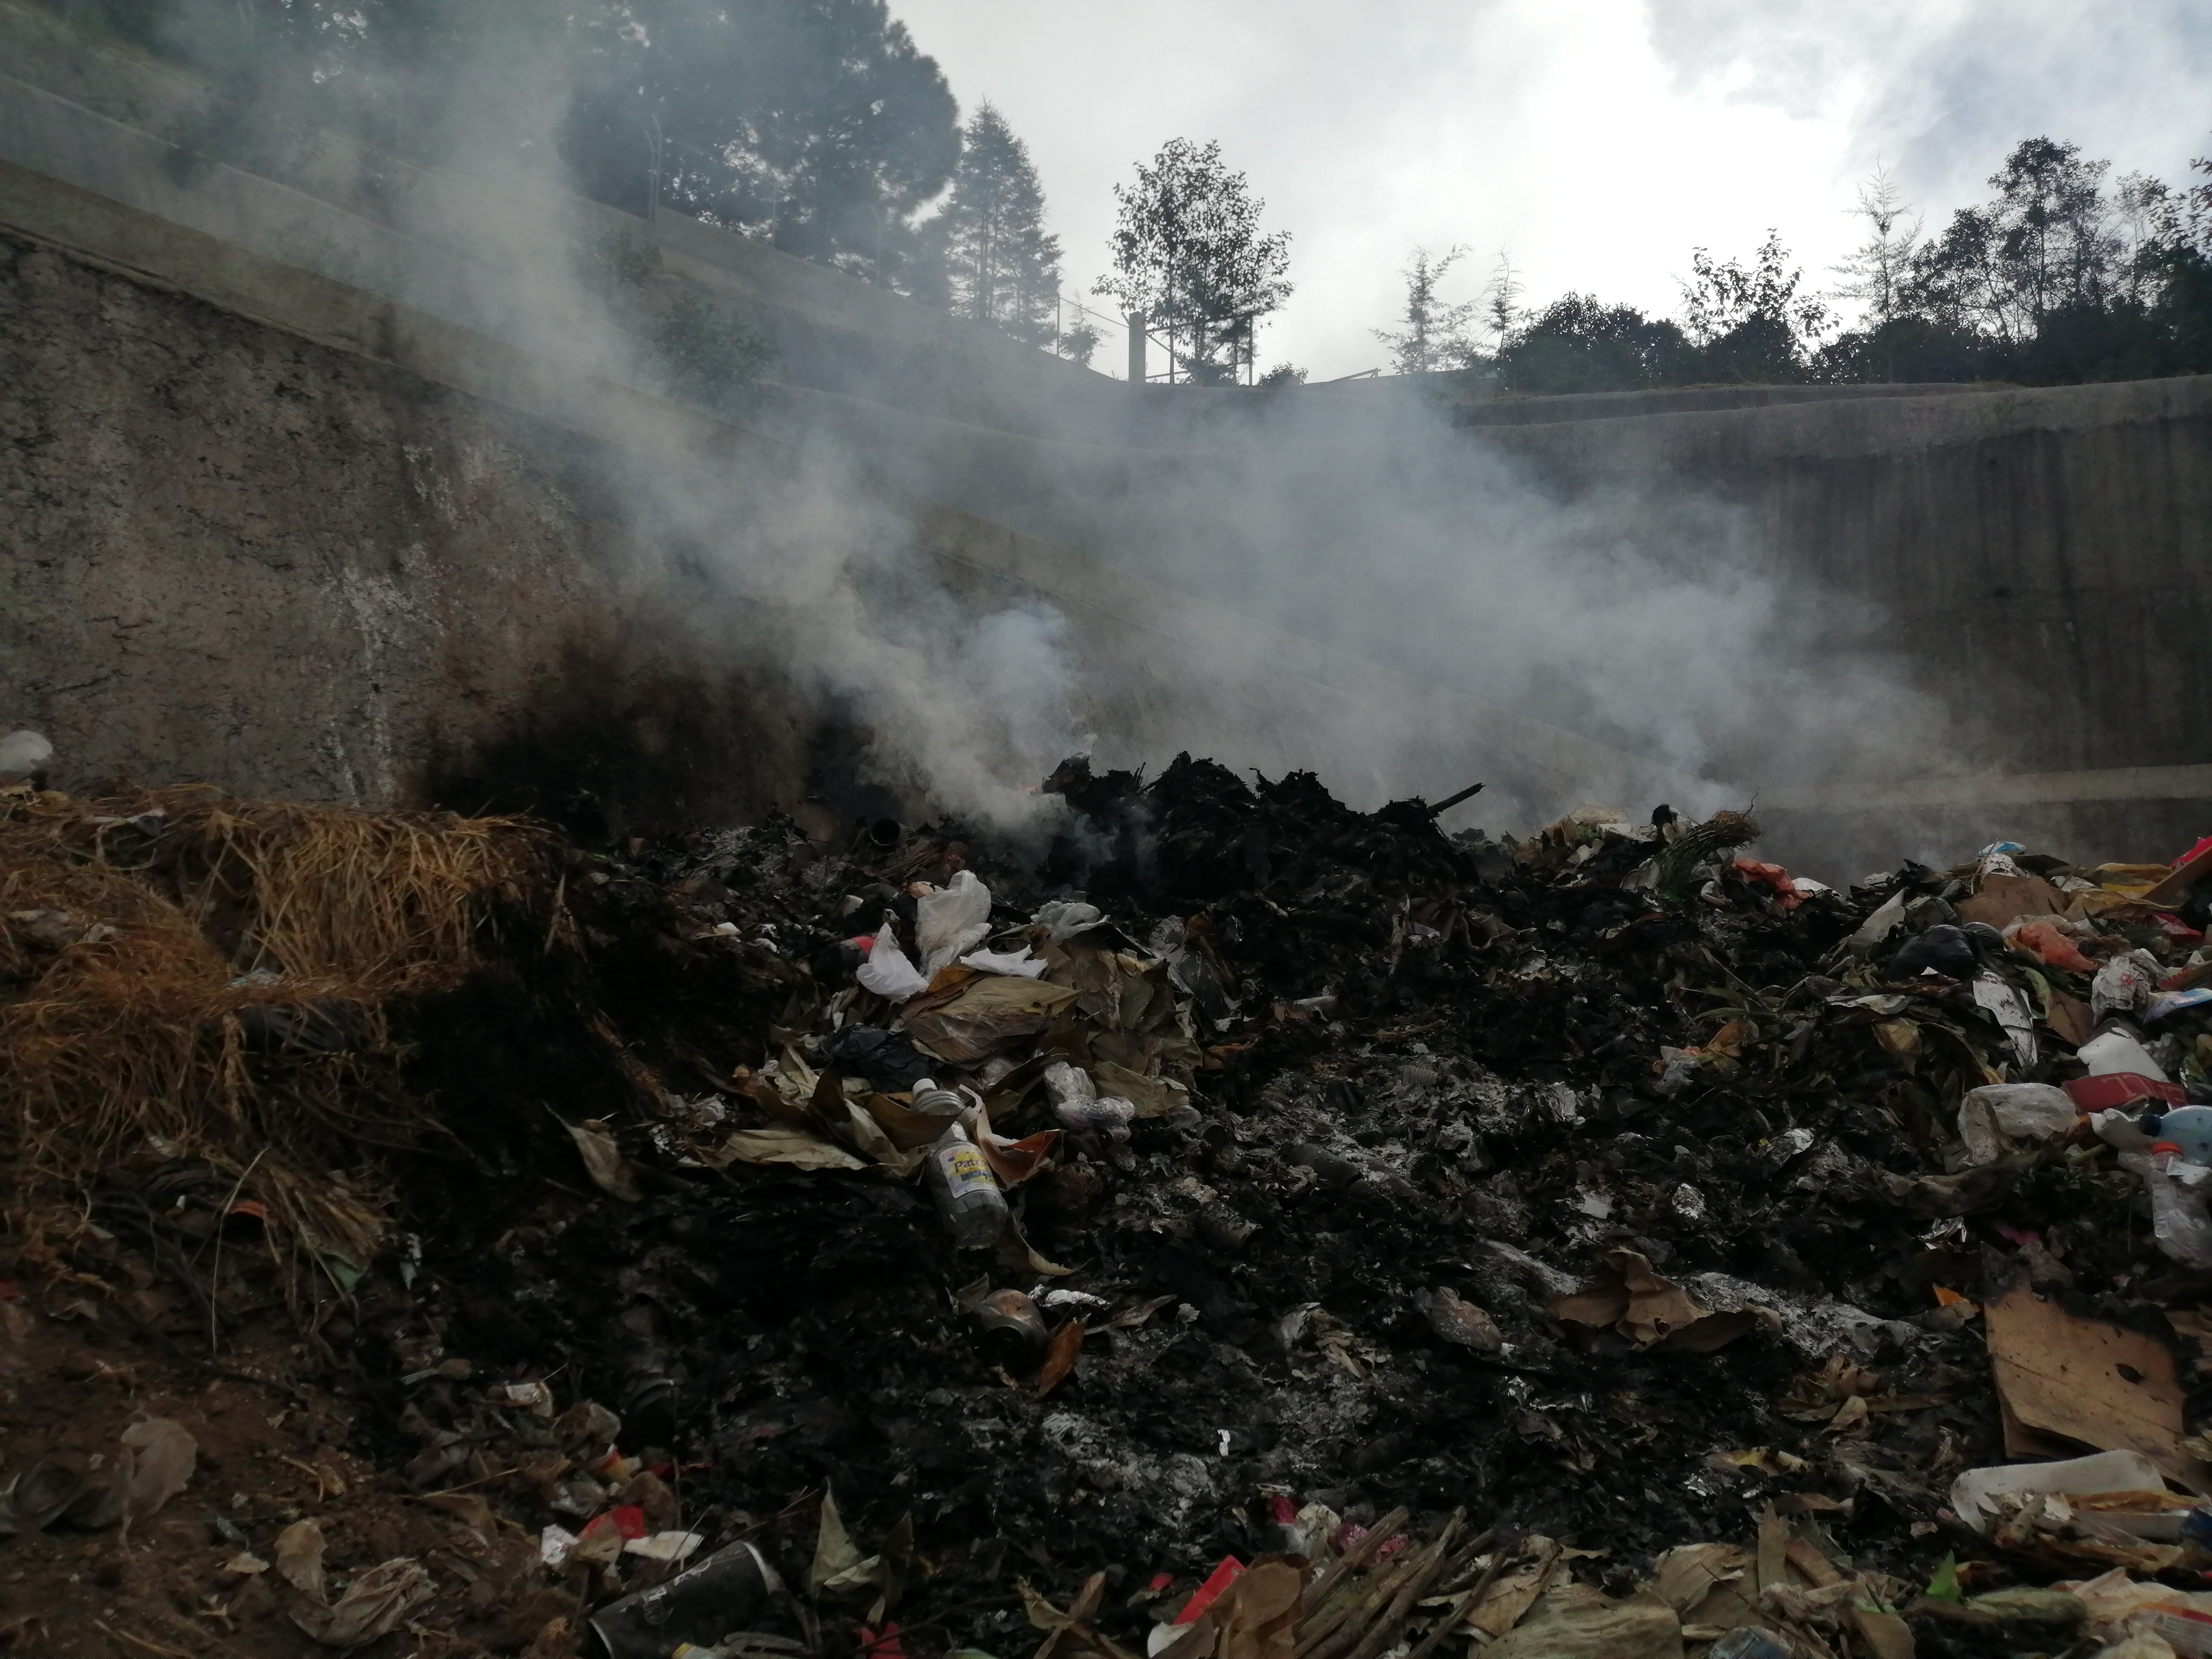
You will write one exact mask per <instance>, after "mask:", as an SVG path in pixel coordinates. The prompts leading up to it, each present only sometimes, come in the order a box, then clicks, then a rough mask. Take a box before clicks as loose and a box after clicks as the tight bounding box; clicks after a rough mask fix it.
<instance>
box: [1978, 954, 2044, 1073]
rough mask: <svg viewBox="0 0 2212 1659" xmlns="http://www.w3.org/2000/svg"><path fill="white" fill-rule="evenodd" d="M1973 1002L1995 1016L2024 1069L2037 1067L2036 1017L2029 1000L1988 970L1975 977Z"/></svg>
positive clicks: (2015, 1056)
mask: <svg viewBox="0 0 2212 1659" xmlns="http://www.w3.org/2000/svg"><path fill="white" fill-rule="evenodd" d="M1974 1000H1975V1002H1976V1003H1978V1004H1979V1005H1980V1006H1982V1007H1984V1008H1986V1009H1988V1010H1989V1011H1990V1013H1992V1014H1994V1015H1996V1022H1997V1024H2000V1025H2002V1026H2003V1027H2004V1033H2005V1036H2006V1037H2007V1039H2008V1040H2009V1041H2010V1042H2011V1043H2012V1054H2013V1058H2014V1059H2015V1060H2018V1061H2019V1062H2020V1064H2021V1069H2022V1070H2025V1069H2026V1068H2027V1067H2028V1066H2033V1065H2034V1064H2035V1016H2034V1014H2033V1013H2032V1012H2029V1010H2028V1006H2027V998H2025V997H2023V996H2022V995H2021V994H2020V992H2019V991H2018V989H2016V988H2015V987H2014V986H2013V985H2012V984H2011V983H2010V982H2009V981H2007V980H2005V979H2004V978H2003V977H2002V975H1996V974H1993V973H1990V972H1988V971H1987V970H1984V971H1983V972H1982V973H1979V974H1977V975H1975V976H1974Z"/></svg>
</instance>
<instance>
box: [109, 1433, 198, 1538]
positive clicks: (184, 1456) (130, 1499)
mask: <svg viewBox="0 0 2212 1659" xmlns="http://www.w3.org/2000/svg"><path fill="white" fill-rule="evenodd" d="M123 1443H124V1445H125V1446H126V1447H127V1448H129V1449H130V1453H131V1474H130V1476H129V1480H128V1484H127V1486H126V1488H125V1507H126V1509H127V1510H128V1513H129V1515H130V1516H131V1519H132V1520H134V1521H139V1520H143V1519H144V1518H145V1517H146V1516H149V1515H153V1514H155V1513H156V1512H158V1511H159V1510H160V1509H161V1506H162V1505H163V1504H166V1503H167V1502H168V1501H169V1500H170V1499H171V1498H174V1497H175V1496H176V1495H177V1494H178V1493H179V1492H182V1491H184V1489H185V1486H188V1485H189V1484H190V1483H191V1478H192V1470H193V1468H195V1467H196V1466H197V1463H198V1462H199V1455H200V1445H199V1442H198V1441H197V1440H195V1439H193V1438H192V1437H191V1431H189V1430H187V1429H186V1428H185V1425H183V1424H181V1423H179V1422H177V1421H176V1420H175V1419H172V1418H167V1417H150V1418H148V1419H146V1420H145V1421H144V1422H143V1423H133V1424H132V1425H131V1426H130V1427H129V1428H127V1429H125V1430H124V1431H123Z"/></svg>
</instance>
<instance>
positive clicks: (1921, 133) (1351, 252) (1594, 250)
mask: <svg viewBox="0 0 2212 1659" xmlns="http://www.w3.org/2000/svg"><path fill="white" fill-rule="evenodd" d="M891 3H892V9H893V11H894V12H895V13H896V15H899V16H900V17H902V19H903V20H904V21H906V22H907V24H908V27H910V28H911V29H912V30H913V33H914V35H915V40H916V41H917V43H918V44H919V45H920V46H921V48H922V49H923V50H924V51H925V52H930V53H932V54H933V55H934V56H935V57H936V58H937V59H938V61H939V63H940V64H943V65H944V68H945V73H946V75H947V76H949V77H950V79H951V82H952V88H953V91H954V92H955V93H956V94H957V95H958V97H959V99H960V100H961V103H962V106H963V108H972V107H973V106H974V105H975V103H977V102H978V101H980V100H983V99H986V98H987V99H989V100H992V101H993V102H994V103H996V104H997V105H998V106H999V107H1000V109H1001V110H1002V111H1004V112H1005V113H1006V117H1007V118H1008V120H1009V121H1010V122H1011V123H1012V125H1013V127H1014V129H1015V131H1018V132H1019V133H1020V134H1021V135H1022V136H1023V137H1024V138H1025V139H1027V140H1028V142H1029V144H1030V150H1031V153H1032V154H1033V155H1034V156H1035V157H1036V163H1037V168H1038V172H1039V173H1040V174H1041V176H1042V180H1043V184H1044V188H1045V192H1046V197H1047V200H1048V205H1049V209H1050V214H1051V220H1052V228H1054V230H1056V231H1057V232H1058V233H1059V234H1060V238H1061V242H1062V246H1063V247H1064V248H1065V250H1066V276H1067V284H1066V285H1067V288H1068V289H1070V290H1071V291H1073V292H1076V293H1079V294H1087V293H1088V290H1089V289H1090V287H1091V283H1093V282H1094V281H1095V280H1096V279H1097V277H1098V276H1099V275H1100V274H1101V272H1102V271H1103V270H1104V268H1105V262H1106V256H1105V245H1106V237H1107V234H1108V232H1109V229H1110V228H1111V227H1112V224H1113V214H1114V202H1113V197H1112V193H1111V186H1112V185H1114V184H1115V182H1116V181H1117V180H1126V179H1127V178H1128V177H1129V176H1130V169H1131V166H1132V163H1133V161H1135V160H1136V159H1137V158H1138V157H1139V156H1140V155H1142V156H1149V155H1152V153H1153V152H1154V151H1155V150H1157V149H1158V148H1159V146H1160V145H1161V143H1164V141H1166V140H1167V139H1170V138H1172V137H1189V138H1192V139H1195V140H1198V141H1200V142H1203V141H1205V140H1206V139H1210V138H1218V139H1219V140H1220V141H1221V143H1222V146H1223V149H1224V152H1225V155H1226V157H1227V158H1228V160H1229V161H1230V163H1231V165H1232V166H1234V167H1239V168H1241V169H1242V170H1243V171H1244V172H1245V173H1247V174H1249V177H1250V179H1251V181H1252V185H1253V187H1254V189H1255V191H1257V193H1258V194H1260V195H1261V197H1264V198H1266V201H1267V221H1266V222H1267V225H1268V226H1269V227H1270V228H1277V227H1279V228H1285V229H1288V230H1290V231H1291V232H1292V233H1293V235H1294V240H1293V241H1292V245H1291V251H1292V264H1291V277H1292V280H1293V281H1294V282H1295V283H1297V294H1296V295H1294V296H1293V297H1292V299H1291V301H1290V304H1289V305H1288V306H1287V307H1285V310H1284V311H1283V312H1282V313H1280V314H1279V316H1278V317H1276V318H1275V319H1273V320H1272V321H1271V322H1270V323H1269V324H1268V325H1267V326H1266V329H1265V331H1264V332H1263V334H1262V336H1261V362H1262V363H1263V364H1266V363H1272V362H1278V361H1285V360H1287V361H1290V362H1295V363H1297V364H1298V365H1300V366H1301V367H1304V368H1306V369H1308V370H1309V371H1310V373H1311V374H1313V376H1314V377H1315V378H1316V379H1328V378H1329V377H1331V376H1334V375H1339V374H1352V373H1354V372H1356V371H1358V370H1360V369H1364V368H1374V367H1377V366H1380V365H1381V364H1382V363H1383V361H1384V358H1383V348H1382V347H1381V346H1379V345H1378V344H1377V343H1376V341H1375V339H1374V337H1373V336H1372V335H1371V334H1370V333H1369V330H1370V329H1371V328H1374V327H1376V326H1383V325H1388V324H1389V322H1390V321H1391V319H1392V313H1393V312H1394V310H1395V307H1397V306H1398V305H1399V304H1401V302H1402V288H1401V284H1400V283H1399V280H1398V277H1397V275H1396V273H1397V271H1398V270H1399V268H1400V267H1401V265H1402V264H1404V263H1405V259H1406V256H1407V252H1409V251H1410V250H1411V249H1412V248H1413V246H1415V245H1416V244H1421V245H1425V246H1428V247H1430V248H1431V249H1436V250H1441V249H1443V248H1445V247H1448V246H1451V245H1452V244H1454V243H1461V244H1464V245H1465V246H1467V247H1468V250H1469V253H1468V258H1467V260H1466V262H1465V263H1464V264H1463V265H1462V268H1461V270H1459V271H1458V272H1456V273H1455V276H1454V277H1453V279H1452V280H1451V282H1450V283H1448V284H1447V290H1448V291H1447V295H1446V297H1448V298H1468V299H1471V298H1474V297H1475V296H1476V295H1478V294H1479V293H1480V289H1481V288H1482V284H1483V283H1484V281H1485V280H1486V278H1487V276H1488V275H1489V274H1490V271H1491V270H1492V267H1493V266H1494V264H1495V262H1496V260H1497V258H1498V253H1499V252H1500V250H1504V251H1506V252H1510V255H1511V258H1512V262H1513V264H1514V267H1515V269H1516V271H1517V272H1519V273H1520V275H1521V276H1522V280H1523V281H1524V282H1525V283H1526V284H1527V289H1528V296H1527V297H1528V299H1530V300H1532V301H1538V302H1541V301H1547V300H1549V299H1553V298H1555V297H1557V296H1558V295H1559V294H1561V293H1563V292H1565V290H1567V289H1582V290H1584V291H1591V290H1595V292H1596V293H1598V294H1600V295H1602V296H1603V297H1605V298H1606V299H1607V300H1613V301H1630V302H1632V303H1634V304H1637V305H1639V306H1642V307H1645V308H1646V309H1648V310H1654V311H1660V312H1669V313H1671V312H1672V311H1674V309H1675V307H1676V305H1677V302H1678V297H1679V290H1678V287H1677V279H1678V278H1679V277H1680V276H1683V275H1685V274H1686V272H1687V271H1688V270H1689V261H1690V251H1691V249H1692V248H1693V247H1696V246H1708V247H1711V249H1712V250H1713V251H1714V252H1716V253H1717V254H1718V255H1721V256H1723V257H1725V256H1727V255H1729V254H1744V255H1748V254H1749V253H1750V252H1752V251H1753V248H1755V247H1756V246H1757V245H1758V244H1759V240H1761V239H1762V237H1763V236H1764V235H1765V230H1766V228H1767V227H1768V226H1770V225H1771V226H1775V227H1777V228H1779V229H1780V230H1781V232H1782V235H1783V239H1784V242H1785V243H1786V244H1787V245H1788V246H1790V248H1791V249H1792V251H1793V252H1795V253H1796V255H1797V256H1798V258H1799V259H1800V261H1801V262H1802V264H1804V265H1805V266H1806V267H1807V268H1808V271H1809V272H1811V273H1812V275H1813V278H1814V282H1815V283H1816V284H1817V285H1820V286H1826V284H1827V283H1831V282H1832V280H1833V278H1832V277H1831V276H1829V275H1828V271H1827V268H1828V267H1829V266H1830V265H1831V264H1833V262H1834V261H1835V260H1836V259H1837V258H1838V257H1840V256H1841V255H1842V253H1843V252H1844V251H1845V250H1846V249H1848V248H1849V247H1850V246H1851V245H1852V243H1853V240H1855V238H1854V232H1855V230H1856V229H1857V227H1856V225H1855V224H1854V222H1852V220H1851V218H1850V214H1849V209H1850V204H1851V201H1852V197H1853V193H1854V189H1855V186H1856V185H1857V181H1859V180H1860V179H1863V177H1864V176H1865V175H1866V174H1867V173H1869V172H1870V171H1871V170H1872V168H1873V167H1875V164H1876V163H1877V162H1881V163H1883V164H1886V165H1887V167H1889V169H1890V171H1891V172H1892V173H1893V174H1894V175H1895V176H1896V178H1897V179H1899V182H1900V183H1901V184H1902V185H1903V186H1904V187H1905V191H1906V192H1907V193H1908V195H1909V197H1911V199H1912V200H1913V201H1914V202H1916V203H1917V204H1921V205H1922V206H1923V209H1924V210H1926V214H1927V217H1928V220H1929V226H1930V228H1936V227H1937V226H1939V225H1940V223H1941V222H1942V220H1943V219H1944V218H1946V217H1948V215H1949V213H1950V211H1951V210H1952V209H1953V208H1954V207H1958V206H1960V205H1962V204H1966V203H1967V202H1970V201H1974V200H1978V199H1980V198H1981V197H1983V196H1984V194H1985V193H1986V192H1985V191H1984V180H1985V179H1986V178H1987V177H1988V175H1989V174H1990V173H1993V172H1995V171H1996V167H1997V164H1998V162H1999V161H2001V159H2002V156H2003V154H2004V152H2005V151H2006V150H2007V149H2008V148H2009V147H2010V146H2011V145H2012V144H2013V143H2015V142H2016V141H2017V140H2019V139H2021V138H2022V137H2031V136H2033V135H2036V134H2039V133H2048V134H2049V135H2050V136H2051V137H2055V138H2061V139H2072V140H2074V141H2075V142H2076V143H2080V144H2081V146H2082V147H2083V149H2084V150H2085V151H2087V153H2088V154H2090V155H2094V156H2100V157H2104V158H2107V159H2109V160H2111V161H2112V163H2113V170H2114V172H2115V173H2124V172H2129V171H2142V172H2146V173H2155V174H2158V175H2160V176H2161V177H2164V178H2166V179H2168V180H2169V181H2170V182H2179V181H2180V180H2181V179H2182V178H2183V177H2184V175H2185V172H2186V169H2187V166H2188V162H2189V161H2190V159H2191V157H2192V156H2197V155H2205V154H2207V153H2212V0H2103V3H2090V0H2072V3H2059V0H1649V3H1638V0H1579V3H1577V4H1574V5H1566V4H1563V3H1559V0H1118V3H1116V4H1115V5H1112V6H1106V5H1098V4H1081V3H1077V0H891ZM1120 361H1121V356H1120V352H1119V350H1118V343H1116V344H1114V345H1109V348H1108V349H1104V350H1102V351H1101V352H1100V354H1099V356H1098V358H1097V366H1099V367H1101V368H1108V369H1110V370H1113V371H1115V372H1118V370H1119V364H1120Z"/></svg>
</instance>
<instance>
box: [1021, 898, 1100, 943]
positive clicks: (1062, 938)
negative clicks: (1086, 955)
mask: <svg viewBox="0 0 2212 1659" xmlns="http://www.w3.org/2000/svg"><path fill="white" fill-rule="evenodd" d="M1030 921H1034V922H1037V923H1040V924H1042V926H1044V927H1049V928H1050V929H1051V930H1052V938H1053V943H1054V944H1055V945H1058V944H1063V943H1065V942H1066V940H1068V939H1073V938H1074V937H1075V936H1076V935H1077V934H1078V933H1088V932H1090V930H1091V929H1092V928H1093V927H1097V925H1098V923H1099V921H1100V913H1099V909H1098V907H1097V905H1095V904H1085V903H1084V902H1082V901H1080V900H1079V899H1050V900H1048V901H1047V902H1045V903H1043V904H1042V905H1040V906H1038V907H1037V913H1036V915H1033V916H1031V917H1030Z"/></svg>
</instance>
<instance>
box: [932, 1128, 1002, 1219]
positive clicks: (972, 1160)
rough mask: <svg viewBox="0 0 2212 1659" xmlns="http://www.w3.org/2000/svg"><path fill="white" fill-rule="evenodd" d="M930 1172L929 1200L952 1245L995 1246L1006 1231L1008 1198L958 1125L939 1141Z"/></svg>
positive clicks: (972, 1142) (989, 1168)
mask: <svg viewBox="0 0 2212 1659" xmlns="http://www.w3.org/2000/svg"><path fill="white" fill-rule="evenodd" d="M927 1178H928V1181H929V1192H930V1196H931V1197H932V1198H933V1199H934V1200H936V1202H937V1212H938V1214H939V1215H941V1216H943V1217H944V1218H945V1231H947V1232H949V1233H951V1235H952V1238H953V1242H954V1243H957V1245H959V1247H960V1248H961V1249H963V1250H980V1249H984V1248H986V1247H987V1246H988V1245H991V1244H994V1243H997V1242H998V1238H999V1235H1000V1233H1001V1232H1003V1231H1005V1230H1006V1194H1004V1193H1002V1192H1000V1190H999V1182H998V1178H997V1177H996V1176H994V1175H993V1174H992V1173H991V1166H990V1164H987V1162H985V1161H984V1158H983V1152H982V1149H981V1147H979V1146H976V1144H975V1142H974V1141H973V1140H971V1139H969V1136H968V1132H967V1130H966V1129H964V1128H963V1127H961V1126H960V1125H959V1124H957V1123H956V1124H954V1125H953V1126H952V1127H951V1128H949V1129H947V1130H946V1131H945V1133H943V1134H942V1135H940V1136H939V1137H938V1139H937V1140H936V1142H935V1143H934V1144H933V1146H931V1147H930V1149H929V1162H928V1164H927Z"/></svg>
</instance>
